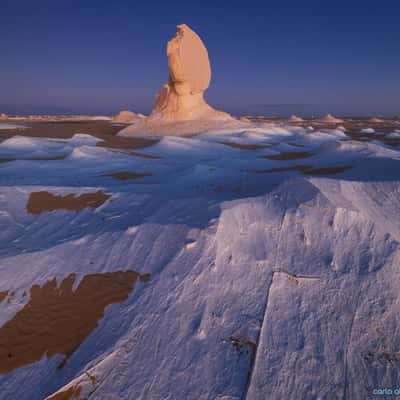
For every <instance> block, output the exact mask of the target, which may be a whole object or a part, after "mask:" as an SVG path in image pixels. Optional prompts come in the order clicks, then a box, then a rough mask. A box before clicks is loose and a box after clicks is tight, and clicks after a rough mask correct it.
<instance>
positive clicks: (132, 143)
mask: <svg viewBox="0 0 400 400" xmlns="http://www.w3.org/2000/svg"><path fill="white" fill-rule="evenodd" d="M101 139H103V140H104V141H102V142H97V143H96V146H98V147H109V148H118V149H141V148H144V147H149V146H153V145H154V144H156V143H158V142H159V139H146V138H139V137H137V138H136V137H123V136H105V135H104V136H102V137H101Z"/></svg>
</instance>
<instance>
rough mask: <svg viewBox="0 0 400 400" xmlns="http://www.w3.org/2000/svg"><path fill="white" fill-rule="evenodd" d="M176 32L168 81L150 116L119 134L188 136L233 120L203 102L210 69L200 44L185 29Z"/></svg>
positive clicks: (171, 43)
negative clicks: (213, 125) (218, 123)
mask: <svg viewBox="0 0 400 400" xmlns="http://www.w3.org/2000/svg"><path fill="white" fill-rule="evenodd" d="M177 28H178V30H177V32H176V36H175V37H174V38H173V39H172V40H170V41H169V42H168V44H167V57H168V68H169V79H168V82H167V83H166V84H165V85H164V86H163V88H162V89H161V91H160V93H158V95H157V97H156V102H155V105H154V107H153V110H152V112H151V114H150V115H149V117H148V118H146V119H145V120H143V121H140V122H138V123H135V124H133V125H132V126H130V127H128V128H126V129H124V130H123V131H122V132H120V134H122V135H130V134H134V133H166V134H171V133H175V134H190V133H196V132H197V131H201V130H203V129H204V128H207V129H208V128H210V123H211V122H213V123H214V124H215V122H217V121H219V122H221V121H233V120H234V119H233V118H232V117H231V116H230V115H229V114H227V113H224V112H221V111H217V110H215V109H213V108H212V107H211V106H209V105H208V104H207V103H206V101H205V100H204V92H205V90H206V89H207V88H208V87H209V85H210V80H211V67H210V61H209V59H208V52H207V49H206V47H205V46H204V43H203V41H202V40H201V38H200V37H199V36H198V35H197V34H196V33H195V32H194V31H193V30H192V29H190V28H189V27H188V26H187V25H185V24H182V25H178V27H177ZM234 121H237V120H234ZM211 125H212V123H211Z"/></svg>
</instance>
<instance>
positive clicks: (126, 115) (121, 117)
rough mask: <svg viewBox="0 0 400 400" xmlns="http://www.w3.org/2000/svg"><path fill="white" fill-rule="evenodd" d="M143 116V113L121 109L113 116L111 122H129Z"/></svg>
mask: <svg viewBox="0 0 400 400" xmlns="http://www.w3.org/2000/svg"><path fill="white" fill-rule="evenodd" d="M143 118H145V116H144V115H143V114H137V113H134V112H133V111H126V110H123V111H120V112H119V113H118V114H117V115H116V116H115V117H114V118H113V122H121V123H131V122H135V121H137V120H140V119H143Z"/></svg>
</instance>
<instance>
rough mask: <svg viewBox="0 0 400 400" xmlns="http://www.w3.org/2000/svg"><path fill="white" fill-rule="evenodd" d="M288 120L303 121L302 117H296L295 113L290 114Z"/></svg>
mask: <svg viewBox="0 0 400 400" xmlns="http://www.w3.org/2000/svg"><path fill="white" fill-rule="evenodd" d="M289 121H290V122H302V121H303V118H301V117H298V116H297V115H294V114H293V115H291V116H290V117H289Z"/></svg>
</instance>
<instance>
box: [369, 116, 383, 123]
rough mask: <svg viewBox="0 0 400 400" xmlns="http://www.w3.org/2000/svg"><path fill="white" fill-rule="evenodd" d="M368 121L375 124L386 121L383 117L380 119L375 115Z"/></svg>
mask: <svg viewBox="0 0 400 400" xmlns="http://www.w3.org/2000/svg"><path fill="white" fill-rule="evenodd" d="M368 122H371V123H373V124H380V123H381V122H385V121H384V120H383V119H380V118H377V117H373V118H370V119H369V120H368Z"/></svg>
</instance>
